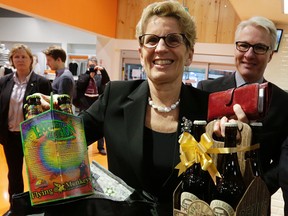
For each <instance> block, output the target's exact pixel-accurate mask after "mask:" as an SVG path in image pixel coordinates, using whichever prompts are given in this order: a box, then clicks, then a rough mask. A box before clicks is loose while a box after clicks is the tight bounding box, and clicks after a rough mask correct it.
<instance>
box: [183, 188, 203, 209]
mask: <svg viewBox="0 0 288 216" xmlns="http://www.w3.org/2000/svg"><path fill="white" fill-rule="evenodd" d="M194 200H199V198H198V197H197V196H195V195H194V194H192V193H189V192H182V193H181V197H180V205H181V211H183V212H188V207H189V206H190V204H191V203H192V202H193V201H194Z"/></svg>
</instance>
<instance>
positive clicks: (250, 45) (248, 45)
mask: <svg viewBox="0 0 288 216" xmlns="http://www.w3.org/2000/svg"><path fill="white" fill-rule="evenodd" d="M239 43H241V44H245V45H247V47H248V48H247V49H246V50H241V49H239V47H240V46H239V45H238V44H239ZM235 45H236V49H237V50H239V51H240V52H247V51H248V50H249V49H250V47H252V49H253V52H254V53H255V54H257V55H264V54H266V53H267V52H268V50H270V49H271V47H270V46H266V45H265V44H254V45H252V44H250V43H247V42H244V41H236V42H235ZM257 46H261V47H263V48H264V47H265V49H266V50H265V52H263V53H262V52H260V53H259V52H256V51H255V47H257ZM242 48H243V47H242Z"/></svg>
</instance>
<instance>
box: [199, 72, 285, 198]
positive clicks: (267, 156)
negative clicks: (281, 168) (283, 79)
mask: <svg viewBox="0 0 288 216" xmlns="http://www.w3.org/2000/svg"><path fill="white" fill-rule="evenodd" d="M235 87H236V80H235V73H233V74H232V75H229V76H224V77H221V78H218V79H216V80H205V81H200V82H199V83H198V86H197V88H199V89H202V90H205V91H208V92H218V91H223V90H227V89H229V88H235ZM247 100H249V98H247ZM287 107H288V94H287V93H286V92H285V91H284V90H282V89H280V88H279V87H277V86H276V85H274V84H272V95H271V104H270V107H269V109H268V113H267V115H266V116H265V117H264V118H263V119H261V120H260V121H261V122H262V123H263V132H262V133H263V134H262V136H261V138H260V139H261V141H260V144H261V147H260V153H261V156H260V157H261V163H262V168H263V171H264V180H265V182H266V184H267V186H268V188H269V191H270V193H271V194H273V193H274V192H276V191H277V190H278V188H279V183H278V164H279V158H280V151H281V145H282V143H283V141H284V140H285V139H286V137H287V136H288V109H287Z"/></svg>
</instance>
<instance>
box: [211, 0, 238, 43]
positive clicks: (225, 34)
mask: <svg viewBox="0 0 288 216" xmlns="http://www.w3.org/2000/svg"><path fill="white" fill-rule="evenodd" d="M220 1H221V5H220V11H219V13H220V16H219V18H220V19H219V21H218V29H217V39H216V43H234V33H235V30H236V27H237V25H238V24H239V23H240V21H241V20H240V18H239V16H238V15H237V14H236V13H235V11H234V9H233V7H232V5H231V3H230V1H229V0H220Z"/></svg>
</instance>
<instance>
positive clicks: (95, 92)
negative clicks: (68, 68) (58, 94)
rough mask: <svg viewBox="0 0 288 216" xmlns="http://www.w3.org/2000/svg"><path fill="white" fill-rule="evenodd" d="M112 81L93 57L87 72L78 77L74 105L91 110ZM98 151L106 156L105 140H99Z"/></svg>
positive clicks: (88, 64) (89, 60) (88, 62)
mask: <svg viewBox="0 0 288 216" xmlns="http://www.w3.org/2000/svg"><path fill="white" fill-rule="evenodd" d="M109 81H110V78H109V75H108V73H107V71H106V70H105V68H104V67H102V66H100V65H98V61H97V58H96V57H91V58H89V59H88V61H87V71H86V73H85V74H81V75H79V77H78V80H77V83H76V91H77V92H76V96H74V99H73V104H74V105H75V106H76V107H78V108H79V109H80V111H82V110H86V109H87V108H89V107H90V106H91V105H92V104H93V103H94V102H95V101H96V100H97V99H98V97H99V95H101V94H102V93H103V91H104V89H105V86H106V84H107V83H108V82H109ZM98 150H99V153H100V154H102V155H106V151H105V149H104V140H103V139H100V140H98Z"/></svg>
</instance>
